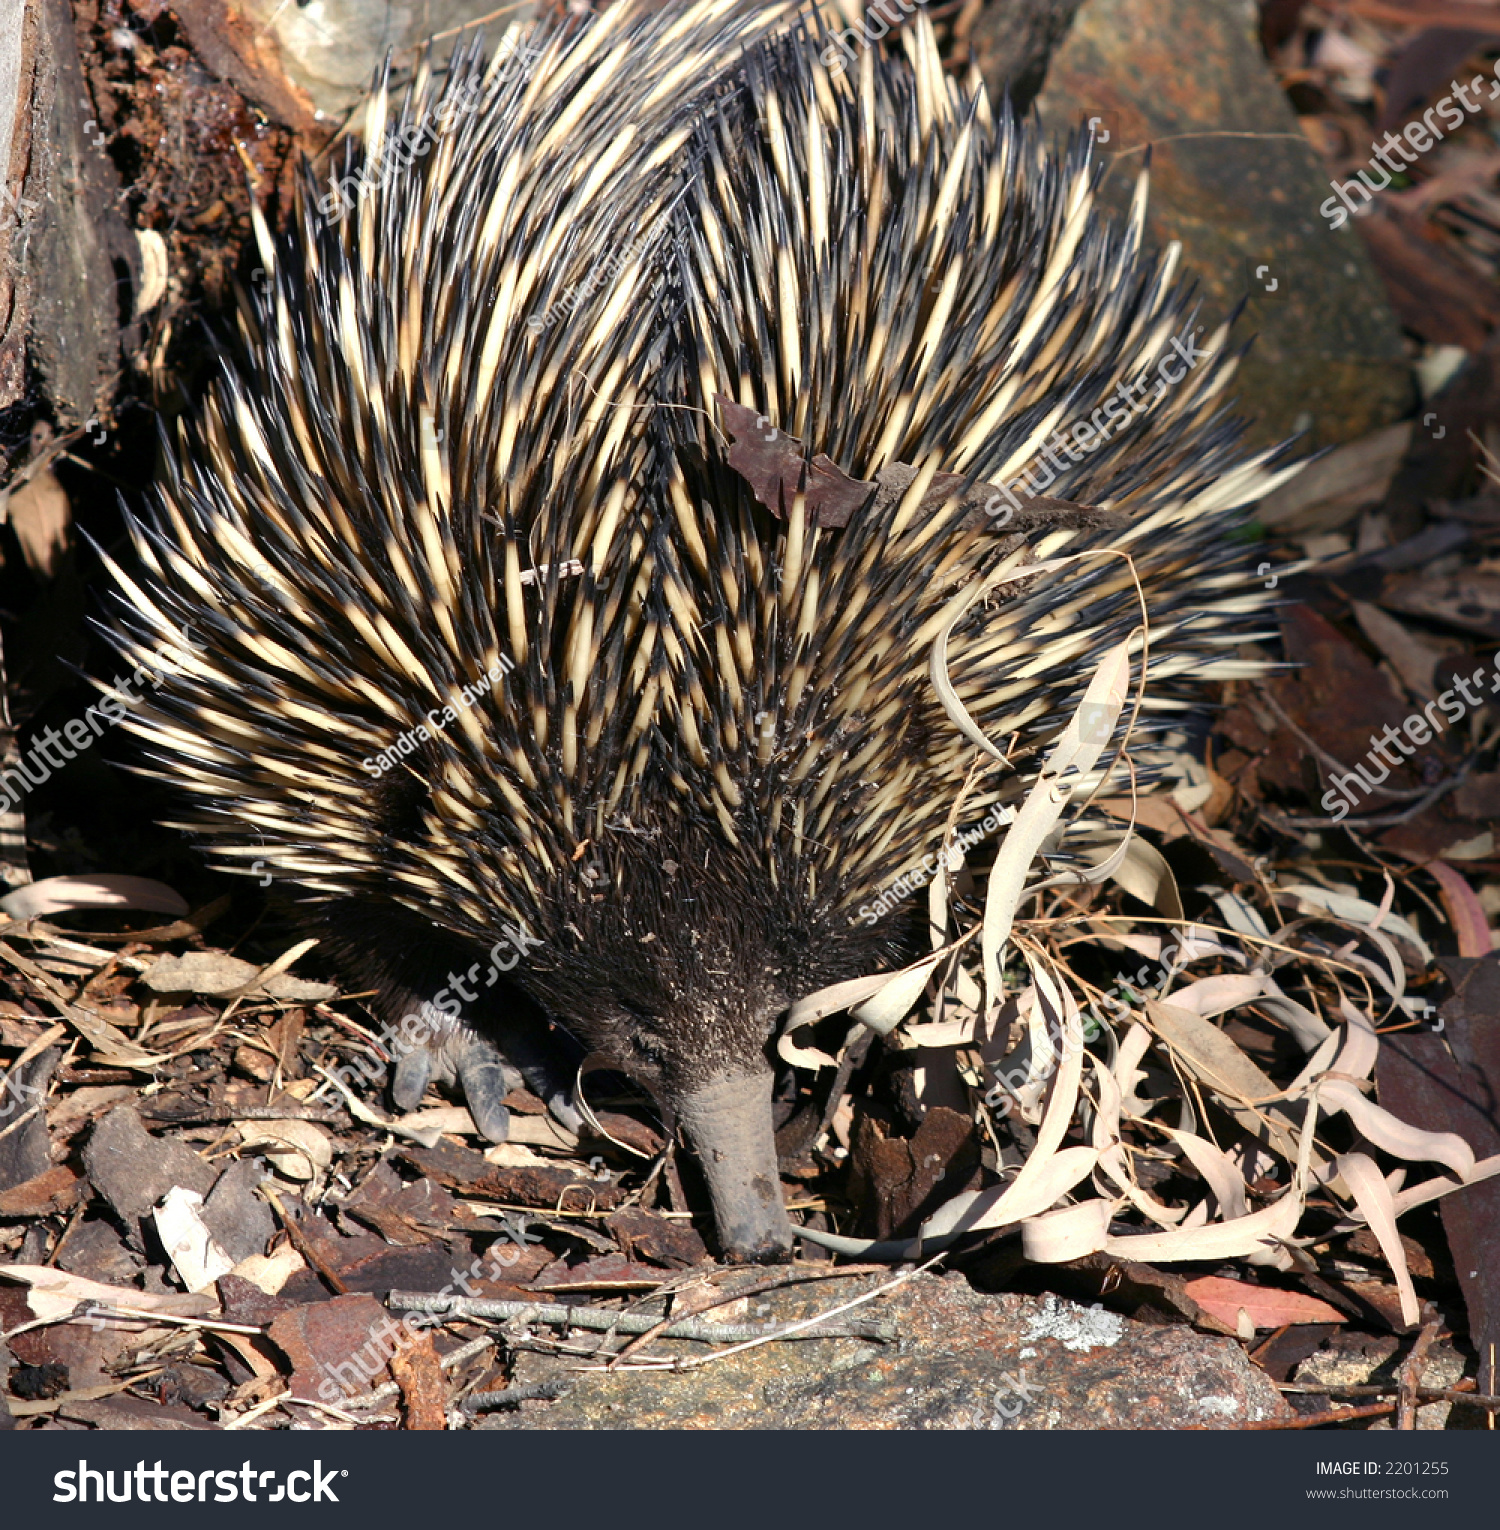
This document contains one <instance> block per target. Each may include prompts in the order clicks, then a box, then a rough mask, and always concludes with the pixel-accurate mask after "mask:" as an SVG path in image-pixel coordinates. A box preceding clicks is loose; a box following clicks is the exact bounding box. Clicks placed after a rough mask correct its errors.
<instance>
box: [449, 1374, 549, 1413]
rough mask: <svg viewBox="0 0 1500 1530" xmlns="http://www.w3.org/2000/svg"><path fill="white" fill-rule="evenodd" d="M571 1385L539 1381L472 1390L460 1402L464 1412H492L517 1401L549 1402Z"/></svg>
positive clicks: (512, 1404)
mask: <svg viewBox="0 0 1500 1530" xmlns="http://www.w3.org/2000/svg"><path fill="white" fill-rule="evenodd" d="M572 1385H573V1383H572V1382H571V1381H561V1380H559V1381H539V1382H537V1383H536V1384H535V1385H534V1386H529V1387H505V1388H504V1389H503V1390H501V1391H499V1392H474V1393H471V1394H470V1395H469V1396H468V1397H466V1398H464V1400H463V1402H462V1403H461V1404H460V1407H462V1409H463V1411H464V1412H465V1413H493V1412H495V1411H496V1410H497V1409H499V1408H513V1407H515V1406H516V1404H517V1403H523V1402H536V1401H539V1400H542V1399H545V1400H546V1401H548V1402H551V1401H552V1400H553V1399H555V1398H558V1397H561V1396H562V1395H563V1394H564V1393H565V1392H566V1391H568V1390H569V1388H570V1387H571V1386H572Z"/></svg>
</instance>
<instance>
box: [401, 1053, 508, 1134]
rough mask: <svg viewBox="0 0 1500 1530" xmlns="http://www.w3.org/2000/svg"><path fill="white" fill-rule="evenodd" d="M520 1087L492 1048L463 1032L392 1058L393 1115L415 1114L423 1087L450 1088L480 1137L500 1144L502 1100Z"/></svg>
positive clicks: (504, 1115) (504, 1121) (504, 1116)
mask: <svg viewBox="0 0 1500 1530" xmlns="http://www.w3.org/2000/svg"><path fill="white" fill-rule="evenodd" d="M520 1082H521V1074H520V1072H519V1071H518V1070H517V1069H516V1068H514V1067H513V1066H512V1065H511V1064H510V1063H509V1062H508V1061H507V1060H506V1058H505V1056H504V1054H503V1053H502V1052H501V1051H500V1049H499V1048H498V1047H496V1046H495V1044H494V1043H493V1042H491V1041H488V1040H486V1039H485V1038H484V1037H483V1036H480V1035H479V1034H477V1033H476V1032H474V1031H471V1030H468V1029H461V1030H449V1031H445V1032H443V1033H442V1034H441V1035H439V1036H437V1037H435V1038H433V1039H432V1040H431V1041H430V1042H429V1043H428V1044H427V1045H426V1046H417V1047H413V1048H412V1049H411V1050H410V1051H408V1052H403V1053H402V1054H401V1056H400V1057H398V1058H397V1060H396V1067H395V1070H394V1072H393V1073H392V1075H391V1103H392V1104H393V1105H394V1106H395V1107H396V1109H397V1110H401V1111H410V1110H415V1109H416V1108H417V1107H418V1106H419V1105H420V1104H421V1103H422V1096H423V1095H424V1094H426V1092H427V1086H428V1085H429V1084H433V1083H438V1084H454V1083H456V1084H457V1085H458V1087H459V1088H460V1089H461V1090H462V1092H463V1096H464V1103H465V1104H466V1105H467V1106H468V1107H469V1114H470V1115H471V1116H473V1118H474V1126H475V1128H476V1129H477V1130H478V1132H479V1134H480V1136H482V1137H485V1138H487V1139H488V1140H489V1141H491V1142H504V1141H505V1140H506V1138H507V1137H508V1136H509V1135H510V1112H509V1111H508V1110H507V1109H506V1108H505V1096H506V1095H507V1094H509V1093H510V1091H511V1090H512V1089H514V1088H515V1087H516V1086H517V1085H518V1084H520Z"/></svg>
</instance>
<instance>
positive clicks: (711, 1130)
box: [677, 1068, 792, 1263]
mask: <svg viewBox="0 0 1500 1530" xmlns="http://www.w3.org/2000/svg"><path fill="white" fill-rule="evenodd" d="M771 1082H772V1074H771V1070H770V1069H769V1068H763V1069H761V1070H759V1071H758V1072H754V1073H738V1074H735V1075H733V1076H731V1077H728V1078H718V1079H714V1080H713V1081H712V1082H711V1083H708V1084H705V1085H703V1086H702V1087H701V1088H699V1089H696V1090H693V1091H691V1092H689V1093H687V1094H685V1095H683V1096H682V1097H681V1098H679V1099H678V1101H677V1113H678V1119H679V1121H681V1123H682V1127H683V1130H684V1131H685V1132H686V1134H687V1139H688V1141H689V1142H690V1143H691V1144H692V1147H693V1150H694V1152H696V1153H697V1155H698V1162H699V1163H700V1164H701V1165H702V1168H703V1176H704V1178H705V1179H706V1180H707V1181H708V1190H709V1195H710V1196H711V1197H712V1199H713V1206H714V1225H715V1226H716V1227H717V1228H718V1232H719V1242H720V1244H721V1245H722V1246H723V1248H724V1251H725V1253H726V1254H727V1255H728V1256H729V1258H730V1259H732V1260H736V1261H743V1262H747V1263H755V1262H772V1261H775V1260H777V1259H780V1258H784V1257H785V1256H786V1254H787V1252H788V1251H789V1250H790V1248H791V1246H792V1226H791V1223H790V1221H788V1219H787V1214H786V1209H785V1207H784V1205H783V1203H782V1199H781V1176H780V1174H779V1173H778V1171H777V1167H776V1144H775V1141H774V1139H773V1137H772V1132H771Z"/></svg>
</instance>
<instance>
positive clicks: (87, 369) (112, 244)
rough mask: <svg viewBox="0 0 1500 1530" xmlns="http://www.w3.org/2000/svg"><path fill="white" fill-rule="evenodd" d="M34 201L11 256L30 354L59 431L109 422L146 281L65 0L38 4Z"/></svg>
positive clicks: (30, 190) (30, 194) (30, 178)
mask: <svg viewBox="0 0 1500 1530" xmlns="http://www.w3.org/2000/svg"><path fill="white" fill-rule="evenodd" d="M37 15H38V19H39V27H40V37H39V40H38V47H37V55H36V67H35V72H34V74H33V77H32V92H31V102H30V111H31V135H32V136H31V145H30V157H29V162H28V166H27V173H26V181H25V195H26V197H27V198H28V199H29V200H31V201H33V202H35V203H36V204H38V205H37V209H36V211H35V212H33V213H32V214H30V218H31V221H30V223H29V224H27V225H24V232H23V234H22V236H21V237H20V238H19V239H18V240H17V241H16V242H15V244H14V245H13V248H12V260H11V269H12V271H13V272H15V271H19V270H21V269H24V271H25V273H26V275H25V278H24V280H25V282H26V284H27V286H28V287H29V292H28V294H27V297H26V302H27V305H28V306H29V309H30V312H31V325H30V351H31V356H32V359H33V361H34V363H35V365H36V368H37V370H38V372H39V373H40V374H41V376H42V378H43V380H44V383H45V387H46V391H47V396H48V398H49V399H50V401H51V403H52V406H53V410H54V413H55V415H56V417H57V422H58V424H59V425H61V426H64V427H70V426H75V425H82V424H85V423H86V422H87V421H88V420H90V419H93V418H98V419H101V420H107V419H108V418H109V403H110V399H111V396H112V394H113V392H114V387H115V381H116V378H117V377H118V375H119V372H120V365H121V347H122V341H123V342H124V345H125V347H126V348H127V349H129V348H133V344H134V325H133V323H132V320H131V315H132V311H133V308H134V300H135V293H136V291H137V290H138V288H139V284H140V277H141V256H140V247H139V245H138V244H137V243H136V239H135V236H134V234H133V233H132V231H131V229H130V227H129V225H128V224H127V223H126V222H125V219H124V217H123V215H122V214H121V212H120V210H119V209H120V205H121V200H122V197H121V188H120V177H119V174H118V172H117V171H116V169H115V165H114V161H113V160H111V159H110V158H109V156H108V155H107V154H105V153H104V152H103V151H102V150H101V149H99V148H97V147H95V145H94V143H93V137H95V136H97V135H91V134H90V133H89V132H88V131H87V130H86V124H88V122H89V121H90V119H91V117H92V114H93V109H92V107H91V105H90V104H89V97H88V94H87V92H86V90H85V87H84V78H83V70H82V67H81V66H80V64H79V61H78V48H77V44H76V42H75V40H74V36H73V20H72V15H71V13H70V10H69V7H68V5H67V3H66V0H38V5H37Z"/></svg>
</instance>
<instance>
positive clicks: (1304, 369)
mask: <svg viewBox="0 0 1500 1530" xmlns="http://www.w3.org/2000/svg"><path fill="white" fill-rule="evenodd" d="M1255 25H1256V22H1255V10H1254V7H1253V6H1249V5H1244V4H1240V3H1237V0H1087V3H1086V4H1085V5H1084V6H1083V8H1082V9H1081V10H1080V11H1079V12H1078V14H1077V16H1076V17H1075V18H1074V22H1073V27H1072V30H1071V31H1070V32H1069V34H1068V36H1067V37H1066V39H1065V40H1064V41H1063V42H1062V44H1061V45H1060V46H1059V47H1058V49H1057V51H1056V52H1055V53H1054V54H1053V55H1052V60H1051V63H1050V64H1049V66H1048V71H1047V82H1046V85H1045V86H1044V87H1043V90H1042V93H1041V95H1040V96H1038V98H1037V102H1036V106H1037V110H1038V111H1039V112H1040V114H1041V118H1042V121H1043V123H1044V125H1045V126H1046V127H1048V128H1049V129H1051V130H1052V131H1054V132H1056V133H1059V134H1063V133H1067V132H1070V131H1073V130H1075V129H1077V128H1079V127H1081V126H1083V125H1084V123H1085V122H1086V121H1087V120H1088V119H1089V118H1090V117H1098V118H1099V119H1100V121H1099V124H1098V127H1097V128H1096V130H1095V133H1096V143H1098V144H1099V152H1100V153H1101V154H1103V155H1104V157H1105V162H1106V164H1107V165H1108V167H1109V173H1108V175H1107V176H1106V179H1105V182H1104V186H1103V188H1102V191H1101V198H1102V200H1103V201H1104V202H1106V203H1107V204H1111V205H1113V206H1114V207H1115V208H1117V209H1118V210H1120V211H1122V212H1123V211H1124V209H1125V208H1126V207H1127V206H1128V204H1129V199H1130V195H1131V193H1132V191H1133V190H1134V186H1135V178H1136V174H1137V172H1138V170H1139V168H1140V166H1141V164H1142V163H1143V160H1144V155H1143V153H1140V152H1129V151H1131V150H1134V149H1137V148H1138V146H1141V145H1144V144H1146V143H1148V142H1153V141H1154V147H1153V150H1152V159H1151V204H1150V214H1149V216H1148V219H1147V237H1148V242H1150V243H1153V244H1155V245H1157V246H1158V247H1162V246H1165V244H1166V243H1167V241H1168V240H1172V239H1180V240H1181V241H1182V244H1183V256H1182V263H1183V268H1184V270H1185V271H1187V272H1189V273H1191V274H1192V275H1193V276H1195V277H1196V278H1197V279H1198V281H1199V283H1200V287H1201V291H1202V293H1203V295H1204V298H1205V303H1204V317H1203V322H1204V323H1205V324H1206V325H1207V326H1208V327H1209V328H1210V329H1212V328H1213V327H1214V326H1215V325H1216V324H1217V323H1219V322H1220V321H1221V320H1223V319H1224V318H1226V317H1228V315H1229V313H1230V311H1231V310H1232V309H1233V307H1234V305H1235V304H1236V303H1237V302H1239V300H1240V299H1241V298H1242V297H1244V296H1245V295H1246V294H1247V293H1248V294H1249V295H1250V296H1251V298H1252V302H1251V306H1250V312H1249V314H1248V316H1247V318H1246V319H1245V320H1242V321H1241V322H1240V324H1238V325H1236V330H1235V332H1236V335H1237V336H1239V337H1240V338H1241V343H1243V340H1244V339H1246V338H1248V337H1249V336H1250V335H1251V334H1255V335H1256V336H1257V339H1256V341H1255V345H1254V348H1253V349H1252V351H1251V353H1250V355H1249V356H1247V357H1246V358H1245V360H1244V362H1243V363H1242V364H1241V366H1240V370H1239V371H1238V373H1236V375H1235V378H1234V381H1233V383H1232V384H1231V386H1230V389H1229V390H1228V391H1229V394H1230V396H1231V397H1233V396H1236V395H1237V396H1238V399H1239V403H1240V409H1239V411H1237V412H1242V413H1246V414H1249V415H1252V416H1254V417H1255V419H1256V421H1257V423H1256V425H1255V426H1254V428H1253V429H1252V431H1251V433H1250V436H1249V439H1250V440H1251V441H1252V442H1255V443H1266V442H1271V441H1278V440H1281V439H1282V438H1284V437H1285V436H1287V435H1289V434H1290V433H1291V431H1292V430H1293V428H1294V423H1295V422H1297V420H1298V417H1299V416H1301V415H1303V414H1304V413H1305V414H1307V415H1308V416H1310V418H1311V425H1312V432H1313V441H1314V443H1315V444H1317V445H1319V446H1326V445H1329V444H1330V443H1333V442H1337V441H1351V440H1355V439H1357V438H1359V437H1361V436H1364V435H1367V434H1369V433H1370V432H1371V431H1373V430H1376V429H1378V428H1379V427H1381V426H1382V425H1387V424H1390V423H1391V422H1392V421H1393V420H1396V419H1399V418H1400V417H1401V416H1402V415H1403V414H1405V413H1408V412H1409V411H1410V407H1411V405H1412V403H1413V402H1414V398H1415V395H1414V392H1413V383H1412V378H1411V370H1410V366H1409V364H1408V362H1407V359H1406V355H1405V350H1404V346H1403V341H1402V336H1401V330H1400V327H1399V325H1398V324H1397V321H1396V318H1395V315H1394V314H1393V313H1392V311H1391V307H1390V304H1389V302H1388V301H1387V298H1386V294H1385V288H1384V285H1383V283H1382V282H1381V279H1380V277H1379V275H1378V274H1377V272H1376V270H1375V267H1374V264H1373V262H1372V261H1371V259H1370V256H1369V254H1368V253H1367V252H1366V249H1365V246H1364V244H1363V242H1362V241H1361V239H1360V236H1359V234H1358V233H1357V232H1356V230H1355V228H1354V225H1353V223H1352V222H1350V223H1346V224H1345V225H1344V226H1343V227H1342V228H1341V229H1340V230H1339V231H1338V232H1337V233H1335V232H1333V231H1332V230H1331V229H1330V226H1329V224H1328V222H1327V221H1325V219H1324V218H1323V217H1322V216H1321V215H1320V214H1319V211H1318V208H1319V206H1320V205H1321V204H1322V203H1323V202H1325V201H1326V200H1327V199H1328V197H1329V194H1330V192H1329V184H1328V182H1329V177H1328V172H1327V170H1326V168H1325V167H1324V165H1323V163H1322V161H1321V159H1320V158H1319V157H1318V155H1317V154H1316V152H1315V151H1314V150H1313V148H1312V146H1311V145H1310V144H1309V143H1308V142H1307V141H1306V139H1305V138H1304V137H1303V135H1302V133H1301V131H1300V130H1299V128H1298V126H1297V119H1296V116H1295V115H1294V113H1293V111H1292V108H1291V106H1290V104H1289V103H1288V102H1287V100H1286V98H1285V96H1284V95H1283V94H1282V92H1281V89H1280V87H1279V86H1278V84H1277V82H1276V80H1275V77H1274V76H1273V75H1272V73H1271V71H1270V68H1269V66H1268V65H1267V64H1266V62H1265V59H1264V56H1263V55H1262V53H1261V48H1260V43H1259V40H1258V38H1257V37H1256V34H1255ZM1104 132H1108V133H1109V134H1110V140H1109V142H1107V143H1104V142H1102V141H1101V139H1102V134H1103V133H1104ZM1215 134H1223V135H1226V136H1213V135H1215ZM1229 134H1237V135H1243V136H1227V135H1229ZM1117 150H1124V151H1126V152H1123V153H1118V154H1117ZM1110 156H1116V157H1114V158H1111V157H1110ZM1262 267H1263V268H1264V270H1263V271H1262V273H1261V275H1260V277H1259V279H1257V277H1256V272H1257V270H1259V269H1260V268H1262ZM1272 283H1275V290H1274V291H1268V290H1267V288H1269V287H1270V284H1272ZM1302 423H1303V424H1306V423H1307V422H1305V421H1304V422H1302Z"/></svg>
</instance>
